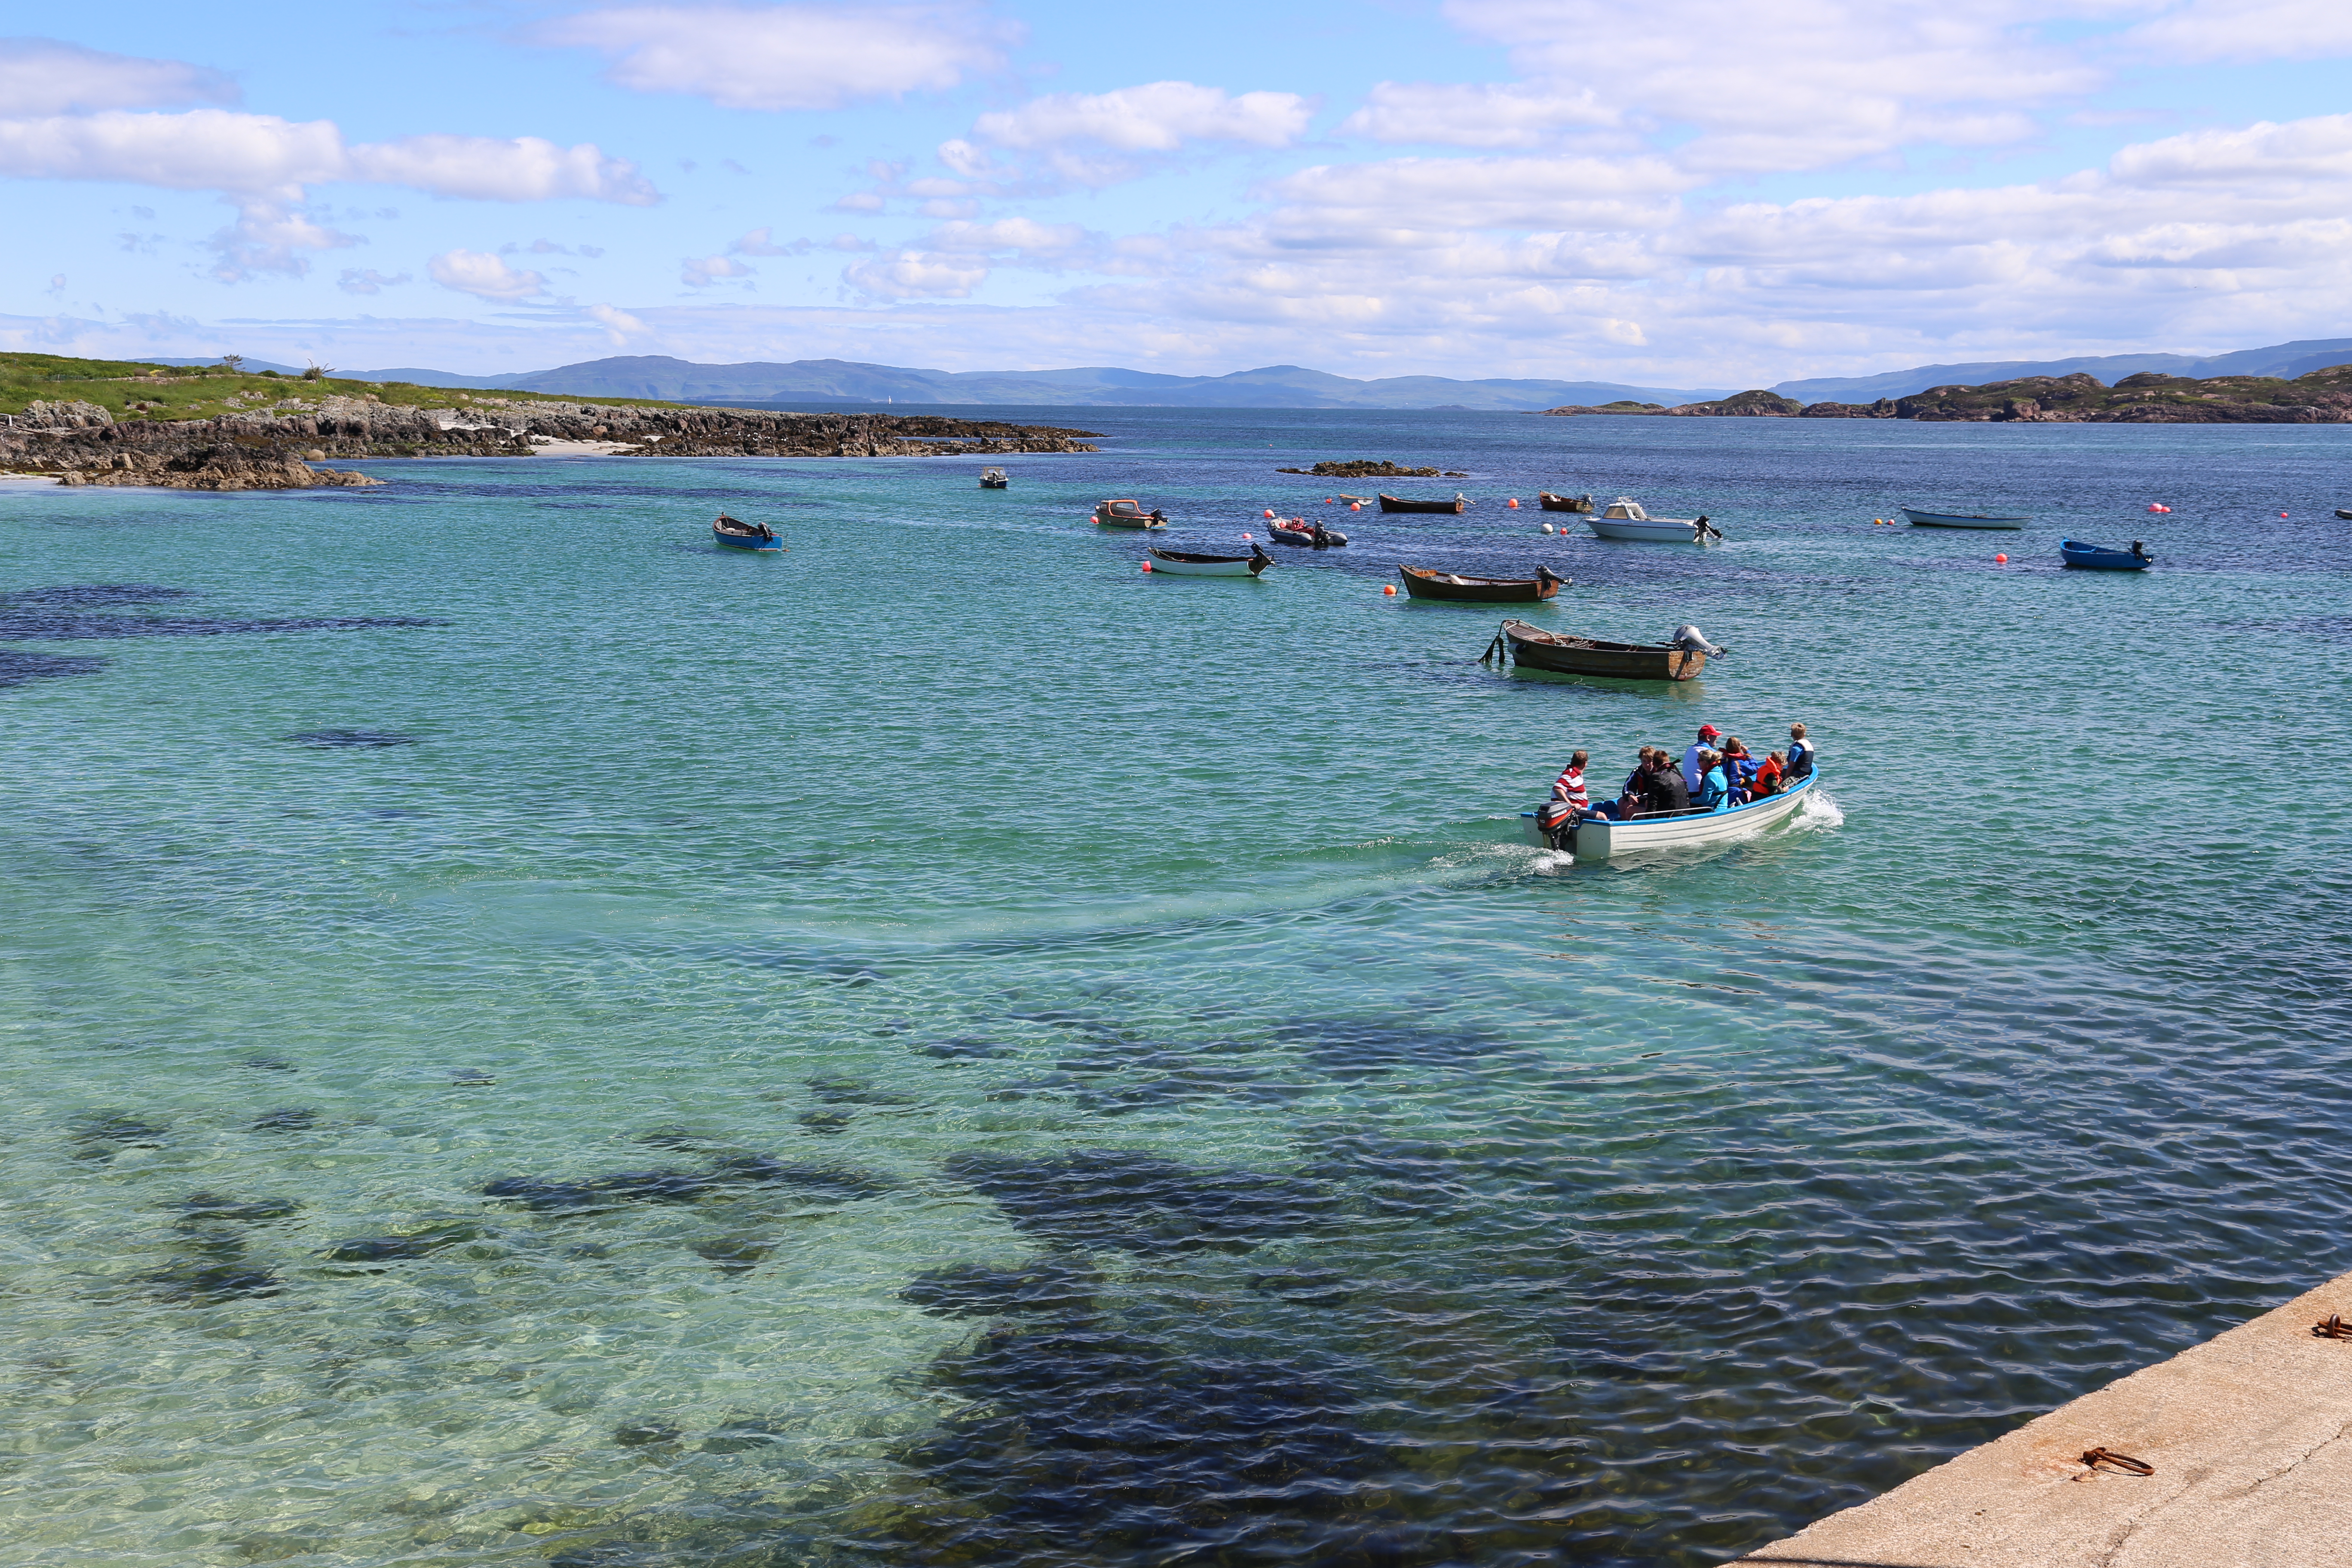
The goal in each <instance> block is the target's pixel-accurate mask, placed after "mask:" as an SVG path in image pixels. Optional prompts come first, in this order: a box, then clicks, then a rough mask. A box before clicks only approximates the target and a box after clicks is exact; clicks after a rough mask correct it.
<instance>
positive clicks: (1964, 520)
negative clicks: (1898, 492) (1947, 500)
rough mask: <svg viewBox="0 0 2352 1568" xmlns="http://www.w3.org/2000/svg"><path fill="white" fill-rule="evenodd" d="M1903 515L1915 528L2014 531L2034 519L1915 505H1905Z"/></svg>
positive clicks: (2022, 516)
mask: <svg viewBox="0 0 2352 1568" xmlns="http://www.w3.org/2000/svg"><path fill="white" fill-rule="evenodd" d="M1903 515H1904V516H1905V517H1907V518H1909V519H1910V520H1911V526H1912V527H1914V528H2003V529H2009V530H2011V531H2015V530H2017V529H2021V528H2023V527H2024V526H2025V525H2026V524H2027V523H2029V522H2032V521H2033V519H2032V517H2031V516H2024V515H2018V516H2011V515H2005V514H2000V513H1992V512H1981V511H1921V510H1919V509H1918V508H1917V507H1915V506H1906V507H1905V508H1904V509H1903Z"/></svg>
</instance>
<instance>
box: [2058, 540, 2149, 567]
mask: <svg viewBox="0 0 2352 1568" xmlns="http://www.w3.org/2000/svg"><path fill="white" fill-rule="evenodd" d="M2058 553H2059V554H2061V555H2063V556H2064V557H2065V558H2066V564H2067V565H2069V566H2081V567H2084V568H2086V569H2087V570H2090V571H2093V572H2145V571H2147V569H2148V566H2149V564H2150V563H2152V562H2154V561H2155V560H2156V557H2155V556H2153V555H2150V554H2149V553H2148V552H2147V545H2145V544H2143V543H2141V542H2139V541H2138V540H2137V539H2135V540H2133V541H2132V544H2131V548H2130V549H2129V550H2109V549H2108V548H2107V547H2106V546H2105V545H2104V544H2085V543H2084V542H2082V541H2081V540H2079V539H2062V540H2060V541H2059V542H2058Z"/></svg>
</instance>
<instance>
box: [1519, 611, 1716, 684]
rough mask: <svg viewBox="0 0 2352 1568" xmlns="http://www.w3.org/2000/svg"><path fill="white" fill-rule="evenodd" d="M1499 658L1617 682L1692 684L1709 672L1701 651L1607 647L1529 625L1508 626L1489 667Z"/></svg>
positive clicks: (1660, 646) (1658, 646)
mask: <svg viewBox="0 0 2352 1568" xmlns="http://www.w3.org/2000/svg"><path fill="white" fill-rule="evenodd" d="M1497 653H1503V654H1506V655H1507V657H1508V658H1510V660H1511V661H1512V662H1513V663H1515V664H1517V665H1519V666H1521V667H1523V668H1528V669H1546V670H1549V671H1551V672H1552V673H1553V674H1555V675H1604V676H1608V677H1610V678H1612V679H1617V680H1688V679H1692V678H1693V677H1695V676H1696V675H1697V674H1698V672H1699V671H1700V670H1702V669H1705V668H1706V653H1705V652H1703V651H1702V650H1700V649H1698V648H1690V647H1680V646H1678V645H1676V644H1674V643H1633V642H1604V641H1602V640H1601V638H1599V637H1575V636H1572V635H1570V633H1567V632H1548V631H1545V630H1543V629H1541V628H1540V627H1538V626H1529V625H1528V623H1527V622H1525V621H1505V622H1504V623H1503V629H1502V630H1501V631H1499V632H1496V634H1495V640H1494V641H1493V642H1492V643H1490V644H1488V645H1487V647H1486V657H1485V658H1481V659H1480V660H1479V661H1478V662H1479V663H1481V664H1484V663H1486V660H1487V659H1490V658H1494V657H1495V656H1496V654H1497Z"/></svg>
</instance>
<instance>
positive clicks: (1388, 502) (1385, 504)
mask: <svg viewBox="0 0 2352 1568" xmlns="http://www.w3.org/2000/svg"><path fill="white" fill-rule="evenodd" d="M1381 510H1382V511H1450V512H1463V511H1467V510H1470V498H1469V497H1467V496H1465V495H1464V494H1463V493H1462V492H1461V491H1460V490H1455V491H1454V499H1453V500H1405V499H1404V498H1403V497H1402V496H1392V495H1391V494H1389V493H1388V492H1387V491H1386V490H1382V491H1381Z"/></svg>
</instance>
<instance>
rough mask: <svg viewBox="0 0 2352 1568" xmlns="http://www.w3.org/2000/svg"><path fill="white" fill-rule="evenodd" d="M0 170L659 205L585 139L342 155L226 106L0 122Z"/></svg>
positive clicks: (455, 143)
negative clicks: (348, 184) (353, 184)
mask: <svg viewBox="0 0 2352 1568" xmlns="http://www.w3.org/2000/svg"><path fill="white" fill-rule="evenodd" d="M0 174H13V175H16V176H17V177H19V178H27V179H51V180H115V181H122V182H126V183H129V184H142V185H162V186H164V187H166V188H168V189H172V190H182V191H220V192H225V193H226V194H228V195H272V196H275V197H278V198H279V199H283V200H289V201H290V200H297V199H299V194H300V187H302V186H304V185H310V184H322V183H325V182H328V181H333V180H352V181H359V182H364V183H369V184H387V185H407V186H410V187H412V188H414V189H416V190H420V191H427V192H430V193H432V194H433V195H442V196H463V197H471V198H474V199H476V200H482V201H508V202H532V201H551V200H554V199H556V198H558V197H562V196H577V197H583V198H587V199H591V200H596V201H607V202H621V203H624V204H626V205H632V206H643V205H647V204H649V203H652V202H656V201H658V200H659V199H660V195H659V194H658V193H657V192H656V191H655V190H654V189H653V187H652V186H650V185H648V184H646V182H645V180H644V179H643V178H642V177H640V176H639V175H638V174H637V172H636V167H635V164H632V163H626V162H625V161H623V160H621V159H617V158H609V157H607V156H605V155H604V153H601V152H599V151H598V150H597V148H596V146H595V145H594V144H593V142H582V143H581V144H580V145H578V146H576V147H559V146H557V145H556V144H555V143H553V142H543V141H541V140H540V139H539V138H538V137H536V136H520V137H515V138H513V139H511V140H502V139H499V138H495V137H486V136H405V137H402V138H401V139H399V140H398V141H394V142H362V143H361V144H359V145H357V146H349V147H347V146H345V145H344V142H343V135H342V132H341V131H340V130H338V129H337V128H336V126H335V123H334V122H333V121H329V120H312V121H304V122H301V123H295V122H293V121H285V120H280V119H278V117H277V116H276V115H274V114H245V113H240V112H237V111H236V110H224V109H194V110H187V111H185V112H184V113H178V114H157V113H134V112H130V111H126V110H107V111H104V112H102V113H98V114H84V115H49V116H45V117H41V118H37V119H21V120H0Z"/></svg>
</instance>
